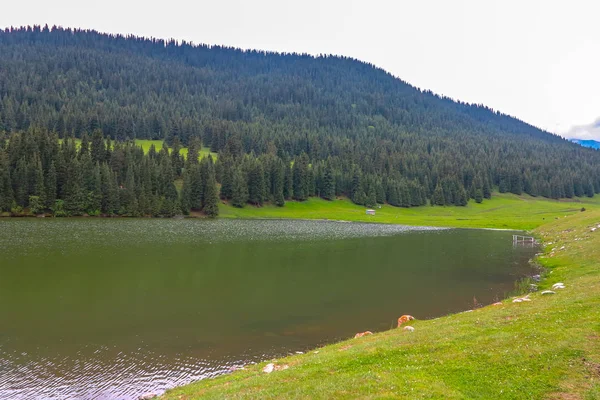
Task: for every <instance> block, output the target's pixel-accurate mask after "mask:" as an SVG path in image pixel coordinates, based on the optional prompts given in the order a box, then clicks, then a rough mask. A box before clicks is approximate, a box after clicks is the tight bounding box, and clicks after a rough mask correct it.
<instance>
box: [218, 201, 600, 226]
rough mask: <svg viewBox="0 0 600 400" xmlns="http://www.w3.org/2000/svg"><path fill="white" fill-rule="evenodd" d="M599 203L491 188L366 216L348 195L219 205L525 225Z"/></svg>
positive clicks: (288, 214) (282, 212)
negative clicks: (441, 203) (448, 202)
mask: <svg viewBox="0 0 600 400" xmlns="http://www.w3.org/2000/svg"><path fill="white" fill-rule="evenodd" d="M582 207H584V208H586V209H593V208H600V196H596V197H594V198H592V199H590V198H587V197H585V198H583V197H582V198H576V199H572V200H558V201H557V200H549V199H544V198H539V197H535V198H534V197H531V196H527V195H522V196H516V195H513V194H507V193H504V194H501V193H494V194H493V196H492V199H491V200H484V202H483V203H481V204H477V203H475V202H474V201H470V202H469V204H468V205H467V206H466V207H455V206H449V207H429V206H423V207H415V208H398V207H392V206H389V205H383V206H382V208H381V209H377V210H376V214H375V215H374V216H372V215H366V212H365V207H362V206H357V205H356V204H353V203H352V202H351V201H349V200H348V199H341V200H333V201H327V200H323V199H319V198H311V199H309V200H308V201H304V202H296V201H289V202H287V203H286V205H285V207H277V206H274V205H265V206H263V207H253V206H250V205H248V206H246V207H244V208H234V207H232V206H230V205H227V204H222V205H221V207H220V215H221V216H222V217H226V218H294V219H330V220H344V221H363V222H379V223H391V224H405V225H427V226H449V227H461V228H497V229H520V230H529V229H533V228H535V227H538V226H540V225H542V224H544V223H547V222H550V220H553V219H554V218H557V217H563V216H565V215H570V214H575V213H578V212H580V210H581V208H582Z"/></svg>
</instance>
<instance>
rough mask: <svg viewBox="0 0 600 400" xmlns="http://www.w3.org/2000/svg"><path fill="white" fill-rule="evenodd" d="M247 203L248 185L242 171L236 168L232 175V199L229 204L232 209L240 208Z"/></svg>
mask: <svg viewBox="0 0 600 400" xmlns="http://www.w3.org/2000/svg"><path fill="white" fill-rule="evenodd" d="M247 202H248V183H247V182H246V178H245V177H244V173H243V172H242V170H241V169H240V168H237V169H236V170H235V172H234V174H233V197H232V198H231V204H232V205H233V206H234V207H238V208H242V207H244V206H245V205H246V203H247Z"/></svg>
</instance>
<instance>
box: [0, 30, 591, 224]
mask: <svg viewBox="0 0 600 400" xmlns="http://www.w3.org/2000/svg"><path fill="white" fill-rule="evenodd" d="M441 67H442V66H441ZM0 100H1V101H0V136H1V137H0V139H2V138H4V139H3V140H0V208H2V209H3V210H9V209H11V208H14V207H17V208H19V207H22V208H26V207H30V204H29V203H30V196H34V197H37V198H41V199H34V201H41V203H42V204H43V206H41V207H43V208H52V207H55V202H56V200H63V202H64V204H62V203H61V206H64V207H65V209H66V210H68V212H69V213H72V214H75V213H78V212H79V213H80V212H93V213H94V212H100V213H107V214H111V213H120V214H128V215H142V214H160V213H162V214H173V213H176V210H178V209H179V208H181V209H182V210H183V211H184V212H188V211H189V210H194V209H204V211H205V212H207V213H209V214H210V213H214V206H213V205H212V200H210V201H209V203H210V204H209V205H208V206H206V205H205V204H204V203H205V201H204V191H205V190H207V188H208V187H210V186H211V185H212V186H215V185H216V186H217V187H219V188H220V189H219V190H220V191H215V196H220V197H221V198H222V199H224V200H227V201H231V202H232V203H233V204H234V205H236V206H240V207H241V206H244V205H245V204H247V203H248V202H249V203H252V204H255V205H261V204H263V203H264V202H267V201H271V202H274V203H277V204H279V205H283V204H284V203H285V200H286V199H296V200H300V201H302V200H305V199H306V198H308V197H309V196H321V197H323V198H326V199H333V198H335V197H336V196H339V195H346V196H348V197H350V198H351V199H352V200H353V201H354V202H356V203H358V204H364V205H368V206H374V205H376V203H384V202H387V203H389V204H392V205H395V206H406V207H408V206H419V205H424V204H427V203H428V202H429V203H431V204H435V205H448V204H455V205H465V204H466V203H467V201H468V199H469V198H473V199H476V200H477V201H482V200H483V199H484V198H486V197H490V195H491V192H492V189H493V188H494V187H497V188H498V189H499V190H500V191H502V192H507V191H510V192H513V193H522V192H526V193H529V194H531V195H534V196H537V195H540V196H545V197H553V198H561V197H573V196H583V195H587V196H593V195H594V193H598V192H600V154H599V153H598V152H594V151H592V150H588V149H584V148H581V147H580V146H577V145H574V144H572V143H569V142H568V141H566V140H564V139H562V138H560V137H558V136H556V135H552V134H550V133H548V132H544V131H542V130H539V129H537V128H535V127H534V126H531V125H529V124H526V123H524V122H522V121H519V120H517V119H515V118H512V117H510V116H507V115H504V114H501V113H499V112H496V111H493V110H491V109H489V108H486V107H484V106H481V105H470V104H465V103H461V102H456V101H453V100H452V99H449V98H445V97H440V96H437V95H435V94H433V93H431V92H429V91H421V90H419V89H417V88H414V87H412V86H410V85H409V84H407V83H406V82H403V81H401V80H399V79H397V78H395V77H393V76H392V75H390V74H388V73H386V72H385V71H383V70H381V69H379V68H376V67H374V66H373V65H370V64H367V63H363V62H359V61H356V60H353V59H350V58H344V57H333V56H321V57H313V56H309V55H306V54H280V53H270V52H262V51H242V50H239V49H234V48H226V47H219V46H206V45H192V44H190V43H185V42H183V43H177V42H175V41H164V40H159V39H146V38H139V37H124V36H120V35H107V34H100V33H98V32H95V31H83V30H71V29H62V28H56V27H53V28H48V27H27V28H19V29H6V30H4V31H2V30H0ZM72 137H75V138H82V139H83V142H84V143H91V144H93V143H94V141H95V143H96V144H95V146H96V149H99V148H100V147H102V148H103V150H101V151H100V150H98V153H97V155H96V156H93V155H92V154H93V151H92V147H93V146H92V145H91V144H89V145H85V146H82V148H81V150H77V149H76V147H75V144H74V142H73V141H71V140H63V141H62V144H59V138H60V139H63V138H72ZM92 138H93V139H92ZM108 138H110V139H109V140H111V143H116V144H111V145H107V144H106V142H105V139H108ZM136 138H137V139H140V138H147V139H165V141H166V142H167V143H168V144H169V145H174V146H175V147H177V148H178V147H179V143H181V144H182V145H184V146H191V147H193V148H195V149H198V148H199V147H200V146H201V145H205V146H210V148H211V150H213V151H215V152H218V153H219V157H218V159H217V161H216V162H215V163H213V162H212V160H203V161H202V162H199V163H196V161H195V160H194V159H193V157H192V158H190V157H188V159H187V161H185V160H184V159H183V157H181V156H180V155H179V153H178V152H177V151H175V152H173V153H171V154H169V153H168V152H167V150H166V149H164V150H162V151H159V150H158V149H157V150H155V151H153V152H151V154H147V155H144V154H143V152H142V151H141V150H140V149H136V148H135V147H134V146H133V145H132V144H131V143H129V144H128V143H124V142H126V141H128V140H129V139H136ZM100 143H103V144H102V146H101V145H100ZM87 153H90V154H87ZM100 153H102V154H104V156H102V157H100V156H98V154H100ZM173 154H175V155H173ZM196 164H197V165H196ZM83 165H85V167H83ZM73 170H77V171H78V172H77V173H74V172H73ZM79 171H83V172H81V173H80V172H79ZM168 171H170V172H168ZM211 171H214V173H213V172H211ZM73 174H74V175H77V174H81V175H82V178H79V177H75V178H73V177H72V176H71V175H73ZM98 174H99V175H100V179H99V180H97V181H96V183H98V182H100V183H98V184H95V183H94V184H93V183H92V179H91V178H90V176H92V175H93V176H98ZM147 175H149V177H148V176H147ZM213 175H214V176H213ZM34 176H36V178H33V177H34ZM103 176H104V178H103ZM25 177H29V178H28V183H27V184H25V183H24V181H23V179H24V178H25ZM55 179H56V182H55ZM73 179H74V181H73ZM82 179H83V180H82ZM102 179H105V180H106V182H109V184H105V185H104V189H103V188H102V187H103V186H102V184H101V182H102ZM177 179H181V180H182V181H183V189H182V191H181V193H180V194H177V191H176V190H175V191H174V189H173V188H171V187H170V185H171V184H172V182H171V183H167V182H169V181H172V180H177ZM86 180H87V181H86ZM215 181H216V182H217V183H218V184H215ZM73 182H75V183H73ZM53 185H54V186H55V188H54V189H52V188H50V190H49V192H50V193H48V190H47V189H44V190H43V191H42V186H43V187H44V188H47V187H52V186H53ZM69 185H70V186H72V187H69ZM107 185H108V186H110V187H112V188H113V189H114V188H117V189H115V190H116V192H117V194H118V195H114V194H113V196H116V197H114V198H115V199H116V198H117V197H118V198H119V201H118V203H119V204H116V203H115V204H113V206H110V207H109V206H107V203H108V200H107V199H108V197H109V193H108V188H107ZM132 187H135V190H133V195H132V196H133V197H131V198H129V199H125V198H121V197H127V196H129V194H127V193H129V192H128V191H132V189H131V188H132ZM113 189H111V190H113ZM208 190H209V198H212V197H213V194H212V192H213V189H208ZM54 193H56V194H54ZM94 196H96V197H94ZM88 197H92V198H102V199H104V200H103V201H101V205H100V206H98V204H99V203H98V202H97V201H96V202H92V201H89V200H86V199H87V198H88ZM134 200H135V201H134ZM150 200H151V201H150ZM115 201H116V200H115ZM74 202H75V203H76V204H74ZM133 203H135V206H134V205H132V204H133ZM151 203H152V204H153V206H149V205H148V204H151ZM123 204H129V205H128V206H124V205H123ZM140 204H142V205H140ZM144 204H145V206H144ZM205 208H206V209H205ZM157 210H162V211H160V212H159V211H157ZM211 210H212V211H211ZM167 211H168V212H167Z"/></svg>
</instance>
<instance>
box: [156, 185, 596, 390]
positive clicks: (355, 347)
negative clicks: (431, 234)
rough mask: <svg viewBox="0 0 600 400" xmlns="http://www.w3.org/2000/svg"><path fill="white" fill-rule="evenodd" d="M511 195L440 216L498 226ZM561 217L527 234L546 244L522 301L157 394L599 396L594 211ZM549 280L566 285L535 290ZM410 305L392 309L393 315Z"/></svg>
mask: <svg viewBox="0 0 600 400" xmlns="http://www.w3.org/2000/svg"><path fill="white" fill-rule="evenodd" d="M516 201H517V199H514V198H511V197H510V196H497V200H496V201H495V202H494V201H491V202H489V203H490V204H489V205H488V206H487V208H485V209H484V208H483V205H482V208H480V209H476V210H475V211H473V210H470V211H462V212H461V214H457V215H454V216H449V215H446V216H444V215H442V217H445V218H446V219H441V220H445V221H446V222H450V221H451V218H456V217H457V216H458V215H460V216H464V214H463V213H466V214H467V215H471V216H472V215H479V213H485V211H486V210H487V211H488V214H490V218H491V220H492V221H497V225H500V221H503V220H504V221H506V223H508V224H510V219H509V218H510V217H511V215H513V214H514V213H515V211H514V210H513V208H514V204H515V202H516ZM522 201H523V202H526V201H532V200H522ZM535 202H536V203H538V207H529V206H527V205H523V206H521V208H519V209H520V211H521V212H524V211H529V212H530V213H532V214H535V213H537V212H541V213H542V214H550V215H551V214H552V213H553V212H554V213H555V214H556V213H558V212H559V210H560V209H561V208H560V207H565V208H568V207H569V204H562V203H553V202H549V203H548V204H545V205H544V204H542V205H540V203H543V201H535ZM494 206H495V207H496V208H495V209H494ZM498 207H504V208H498ZM456 209H458V208H456ZM292 210H294V208H292ZM416 210H418V209H416ZM466 210H469V208H467V209H466ZM427 211H429V212H432V211H435V208H434V209H429V208H427ZM451 211H453V209H452V210H450V209H449V210H447V212H448V213H451ZM348 212H349V211H348ZM569 214H570V215H568V216H567V217H566V218H559V219H558V220H555V219H554V218H551V219H550V220H549V221H548V219H547V220H546V224H545V225H543V226H542V227H540V228H538V229H537V230H536V231H535V234H536V235H538V236H540V237H542V238H543V240H544V241H545V243H546V246H545V252H546V254H545V255H544V256H542V257H540V259H539V261H540V262H541V263H542V264H543V265H544V266H545V267H546V268H547V275H546V276H547V277H546V279H544V280H543V281H542V282H541V283H540V285H539V289H540V291H538V292H536V293H532V294H531V295H530V298H531V301H530V302H522V303H513V302H512V300H511V299H507V300H505V301H503V302H502V305H500V306H488V307H484V308H480V309H476V310H474V311H473V312H466V313H460V314H455V315H449V316H446V317H442V318H437V319H434V320H429V321H412V322H414V323H411V325H412V326H414V328H415V331H414V332H408V331H403V330H401V329H393V330H390V331H385V332H381V333H377V334H375V335H372V336H365V337H363V338H359V339H349V340H347V341H344V342H341V343H337V344H333V345H330V346H326V347H323V348H320V349H318V351H317V352H315V351H309V352H307V353H306V354H303V355H297V356H292V357H288V358H284V359H279V360H276V361H271V362H275V363H276V364H277V365H289V369H287V370H283V371H274V372H272V373H271V374H266V373H264V372H262V368H263V367H264V366H265V365H266V364H267V362H264V363H261V364H258V365H253V366H248V367H246V369H245V370H243V371H237V372H235V373H232V374H229V375H225V376H221V377H218V378H215V379H207V380H203V381H200V382H197V383H194V384H191V385H188V386H183V387H180V388H175V389H173V390H171V391H168V392H167V393H166V394H165V395H164V398H165V399H178V400H182V399H197V398H203V399H211V398H214V399H221V398H229V399H234V398H260V399H265V398H280V399H283V398H285V399H289V398H306V399H315V398H318V399H332V398H348V399H354V398H410V399H419V398H443V399H465V398H469V399H547V398H549V399H598V398H600V228H598V227H599V226H600V210H598V208H597V207H595V210H593V211H589V210H588V211H586V212H569ZM415 218H416V217H415ZM524 218H525V216H524ZM422 220H427V221H429V220H428V219H422ZM414 221H417V219H414ZM435 224H436V223H433V222H432V225H435ZM530 224H539V221H538V220H537V219H534V218H529V219H523V220H521V222H518V223H515V224H513V225H530ZM437 225H439V223H437ZM594 227H596V230H595V231H593V228H594ZM556 282H563V283H564V284H565V285H566V288H565V289H562V290H556V294H550V295H542V294H541V291H542V290H546V289H550V288H551V286H552V284H553V283H556ZM410 312H411V310H408V309H401V308H399V309H398V315H399V316H400V315H401V314H405V313H410ZM415 317H417V318H418V317H419V316H418V315H416V316H415Z"/></svg>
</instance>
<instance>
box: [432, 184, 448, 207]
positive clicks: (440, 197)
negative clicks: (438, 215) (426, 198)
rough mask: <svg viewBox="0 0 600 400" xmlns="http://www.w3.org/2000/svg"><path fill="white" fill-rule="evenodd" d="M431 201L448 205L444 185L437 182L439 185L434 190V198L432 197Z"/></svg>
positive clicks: (437, 204) (438, 204) (439, 204)
mask: <svg viewBox="0 0 600 400" xmlns="http://www.w3.org/2000/svg"><path fill="white" fill-rule="evenodd" d="M431 203H432V204H435V205H436V206H444V205H446V199H445V197H444V191H443V189H442V186H441V185H440V184H439V183H438V184H437V186H436V187H435V190H434V191H433V199H432V201H431Z"/></svg>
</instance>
